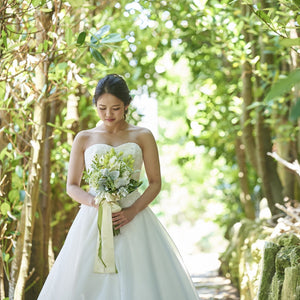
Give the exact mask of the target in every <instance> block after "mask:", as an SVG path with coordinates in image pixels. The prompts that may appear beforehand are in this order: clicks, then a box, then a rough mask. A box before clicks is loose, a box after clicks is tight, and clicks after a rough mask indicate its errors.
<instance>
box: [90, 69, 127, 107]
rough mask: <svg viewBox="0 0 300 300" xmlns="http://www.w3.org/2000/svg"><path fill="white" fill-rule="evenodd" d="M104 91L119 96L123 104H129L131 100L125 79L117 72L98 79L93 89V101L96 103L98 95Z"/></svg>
mask: <svg viewBox="0 0 300 300" xmlns="http://www.w3.org/2000/svg"><path fill="white" fill-rule="evenodd" d="M105 93H108V94H112V95H114V96H115V97H117V98H119V99H120V100H121V101H122V102H123V103H124V105H125V106H127V105H129V104H130V102H131V100H132V97H131V96H130V91H129V89H128V86H127V83H126V81H125V80H124V79H123V78H122V77H121V76H120V75H117V74H109V75H106V76H105V77H104V78H102V79H100V80H99V82H98V84H97V86H96V89H95V93H94V97H93V103H94V104H95V105H96V104H97V100H98V99H99V97H100V96H101V95H103V94H105Z"/></svg>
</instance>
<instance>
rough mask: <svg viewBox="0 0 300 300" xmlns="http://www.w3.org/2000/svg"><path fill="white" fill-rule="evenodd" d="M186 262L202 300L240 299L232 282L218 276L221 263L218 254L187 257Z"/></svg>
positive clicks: (200, 254)
mask: <svg viewBox="0 0 300 300" xmlns="http://www.w3.org/2000/svg"><path fill="white" fill-rule="evenodd" d="M184 261H185V264H186V266H187V268H188V270H189V272H190V274H191V276H192V280H193V282H194V284H195V286H196V289H197V291H198V294H199V298H200V299H201V300H215V299H222V300H239V299H240V298H239V296H238V292H237V289H236V288H235V287H233V286H232V285H231V283H230V280H229V279H226V278H224V277H222V276H219V275H218V269H219V266H220V262H219V260H218V254H217V253H199V254H197V255H191V256H185V257H184Z"/></svg>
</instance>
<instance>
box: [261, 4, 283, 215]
mask: <svg viewBox="0 0 300 300" xmlns="http://www.w3.org/2000/svg"><path fill="white" fill-rule="evenodd" d="M259 2H260V6H261V8H262V9H263V8H266V2H265V1H263V0H261V1H259ZM262 37H263V34H261V35H260V36H259V41H258V45H259V51H260V57H261V64H262V65H263V64H267V66H268V70H269V72H272V68H273V60H274V58H273V54H272V53H270V52H268V51H266V45H265V43H264V41H263V38H262ZM256 83H257V87H258V89H259V88H260V89H261V88H262V87H263V86H264V90H266V89H267V87H268V83H267V82H265V81H263V80H262V79H261V78H259V77H258V76H257V77H256ZM264 97H265V94H264V93H262V95H261V96H260V97H258V99H257V101H258V102H262V101H263V99H264ZM255 132H256V140H255V141H256V156H257V165H258V171H259V175H260V177H261V180H262V190H263V192H264V195H265V197H266V198H267V201H268V206H269V209H270V211H271V213H272V215H277V214H278V213H281V212H280V210H279V209H278V208H277V207H276V206H275V203H283V195H282V184H281V181H280V178H279V176H278V172H277V164H276V162H275V161H274V160H273V158H271V157H270V156H268V155H267V153H268V152H272V148H273V145H272V139H271V129H270V126H269V125H268V124H267V123H266V122H265V119H264V115H263V110H262V108H261V107H258V109H257V110H256V124H255Z"/></svg>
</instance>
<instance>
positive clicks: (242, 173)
mask: <svg viewBox="0 0 300 300" xmlns="http://www.w3.org/2000/svg"><path fill="white" fill-rule="evenodd" d="M235 152H236V156H237V163H238V166H239V180H240V186H241V193H240V200H241V204H242V206H243V208H244V211H245V216H246V218H248V219H250V220H254V219H255V208H254V204H253V202H252V201H251V195H250V192H249V184H248V175H247V173H248V172H247V165H246V155H245V145H244V144H242V141H241V138H239V137H237V138H236V143H235Z"/></svg>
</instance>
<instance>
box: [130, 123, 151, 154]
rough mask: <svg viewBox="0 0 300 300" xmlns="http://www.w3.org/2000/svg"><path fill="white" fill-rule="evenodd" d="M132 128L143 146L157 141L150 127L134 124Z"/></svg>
mask: <svg viewBox="0 0 300 300" xmlns="http://www.w3.org/2000/svg"><path fill="white" fill-rule="evenodd" d="M131 130H132V132H133V133H134V136H135V139H136V141H137V142H138V144H139V145H140V146H141V147H142V148H144V147H146V146H147V145H149V143H150V144H151V143H155V139H154V136H153V134H152V132H151V130H149V129H148V128H145V127H141V126H133V125H132V126H131Z"/></svg>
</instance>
